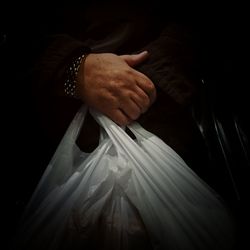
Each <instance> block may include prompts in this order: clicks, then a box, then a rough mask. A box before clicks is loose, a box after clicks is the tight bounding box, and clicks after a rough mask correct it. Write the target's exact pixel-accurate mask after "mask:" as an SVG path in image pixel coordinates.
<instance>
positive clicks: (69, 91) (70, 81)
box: [64, 53, 88, 99]
mask: <svg viewBox="0 0 250 250" xmlns="http://www.w3.org/2000/svg"><path fill="white" fill-rule="evenodd" d="M87 56H88V54H87V53H85V54H82V55H80V56H77V57H74V59H73V60H72V62H71V64H70V65H69V67H68V68H67V70H66V80H65V82H64V93H65V94H66V95H67V96H69V97H73V98H76V99H79V98H80V96H79V91H78V89H77V85H78V84H77V82H78V72H79V69H80V66H81V65H82V64H84V61H85V59H86V57H87Z"/></svg>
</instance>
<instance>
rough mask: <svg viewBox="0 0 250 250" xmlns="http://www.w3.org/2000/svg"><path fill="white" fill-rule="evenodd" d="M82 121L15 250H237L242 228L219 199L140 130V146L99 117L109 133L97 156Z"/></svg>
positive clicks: (45, 180) (66, 140) (36, 197)
mask: <svg viewBox="0 0 250 250" xmlns="http://www.w3.org/2000/svg"><path fill="white" fill-rule="evenodd" d="M85 114H86V107H82V108H81V109H80V111H79V112H78V113H77V114H76V116H75V118H74V119H73V121H72V123H71V125H70V126H69V128H68V130H67V132H66V134H65V135H64V137H63V139H62V141H61V143H60V144H59V146H58V148H57V150H56V152H55V154H54V156H53V158H52V159H51V162H50V163H49V165H48V167H47V169H46V171H45V173H44V175H43V177H42V179H41V181H40V183H39V185H38V187H37V189H36V190H35V192H34V194H33V197H32V199H31V201H30V204H29V206H28V208H27V211H26V214H25V215H24V218H23V223H22V224H21V227H20V234H19V235H18V238H17V239H16V242H15V245H16V246H15V249H16V248H17V249H34V250H39V249H46V250H50V249H51V250H55V249H58V250H59V249H60V250H61V249H72V250H78V249H89V250H90V249H91V250H92V249H105V250H106V249H107V250H120V249H121V250H133V249H136V250H140V249H143V250H147V249H155V250H168V249H170V250H177V249H178V250H189V249H190V250H195V249H199V250H200V249H201V250H202V249H206V250H207V249H209V250H216V249H220V250H223V249H231V246H232V245H233V239H234V225H233V221H232V218H231V216H230V213H229V212H228V210H227V208H226V207H225V206H224V204H223V202H222V201H221V199H220V198H219V197H218V196H217V195H216V193H215V192H214V191H213V190H212V189H211V188H210V187H209V186H208V185H207V184H206V183H204V182H203V181H202V180H201V179H200V178H199V177H198V176H197V175H196V174H195V173H194V172H193V171H192V170H191V169H190V168H189V167H188V166H187V165H186V163H185V162H184V161H183V160H182V159H181V157H180V156H179V155H178V154H177V153H176V152H175V151H173V150H172V149H171V148H170V147H169V146H168V145H166V144H165V143H164V142H163V141H162V140H161V139H159V138H158V137H156V136H155V135H154V134H152V133H150V132H148V131H146V130H145V129H143V128H142V127H141V126H140V125H139V124H138V123H133V124H131V125H130V126H128V128H129V129H130V130H131V132H132V133H133V134H134V135H135V137H136V139H135V140H133V139H132V138H131V137H130V136H128V135H127V133H126V132H125V131H124V130H123V129H122V128H121V127H119V126H118V125H116V124H115V123H114V122H112V121H111V120H110V119H109V118H107V117H105V116H103V115H101V114H99V113H97V112H95V111H93V110H91V114H92V116H93V117H94V118H95V119H96V121H97V122H98V123H99V125H100V127H101V128H102V129H101V135H100V143H99V146H98V147H97V148H96V149H95V150H94V151H93V152H92V153H84V152H81V151H80V149H79V148H78V147H77V145H76V143H75V142H76V139H77V137H78V134H79V131H80V129H81V126H82V124H83V122H84V117H85Z"/></svg>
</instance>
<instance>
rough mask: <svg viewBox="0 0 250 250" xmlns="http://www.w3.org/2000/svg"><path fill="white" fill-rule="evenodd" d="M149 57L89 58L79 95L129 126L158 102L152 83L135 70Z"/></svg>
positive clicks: (109, 55)
mask: <svg viewBox="0 0 250 250" xmlns="http://www.w3.org/2000/svg"><path fill="white" fill-rule="evenodd" d="M147 57H148V53H147V52H146V51H144V52H142V53H140V54H135V55H122V56H118V55H115V54H112V53H100V54H89V55H88V56H87V58H86V60H85V62H84V64H82V65H81V66H80V69H79V73H78V86H77V91H78V95H79V96H80V97H81V99H82V100H83V101H84V102H85V103H86V104H87V105H89V106H90V107H93V108H95V109H96V110H98V111H100V112H101V113H103V114H105V115H107V116H108V117H109V118H111V119H112V120H113V121H114V122H116V123H117V124H119V125H121V126H124V125H127V124H129V123H130V122H131V121H133V120H136V119H137V118H138V117H139V116H140V115H141V114H142V113H144V112H146V111H147V109H148V108H149V107H150V105H151V104H152V103H153V102H154V100H155V98H156V90H155V86H154V84H153V83H152V81H151V80H150V79H149V78H148V77H147V76H146V75H144V74H142V73H140V72H139V71H137V70H135V69H134V68H133V67H135V66H136V65H138V64H140V63H142V62H143V61H144V60H146V59H147Z"/></svg>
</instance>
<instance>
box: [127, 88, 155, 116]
mask: <svg viewBox="0 0 250 250" xmlns="http://www.w3.org/2000/svg"><path fill="white" fill-rule="evenodd" d="M130 98H131V99H132V100H133V101H134V102H135V103H136V105H137V106H138V107H139V108H140V111H141V113H145V112H146V111H147V110H148V108H149V106H150V105H151V101H150V98H149V96H148V95H147V94H146V93H145V92H144V91H143V90H142V89H141V88H140V87H138V86H136V88H135V91H134V92H133V93H131V97H130Z"/></svg>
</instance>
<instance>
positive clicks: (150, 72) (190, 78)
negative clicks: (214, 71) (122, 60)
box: [138, 23, 198, 105]
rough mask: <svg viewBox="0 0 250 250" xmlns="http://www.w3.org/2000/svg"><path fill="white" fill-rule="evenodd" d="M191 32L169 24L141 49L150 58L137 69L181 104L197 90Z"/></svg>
mask: <svg viewBox="0 0 250 250" xmlns="http://www.w3.org/2000/svg"><path fill="white" fill-rule="evenodd" d="M192 35H193V34H192V31H191V30H190V29H189V28H188V27H184V26H182V25H179V24H174V23H170V24H169V25H168V26H167V27H166V28H165V29H164V30H163V32H162V33H161V35H160V37H159V38H158V39H157V40H155V41H153V42H151V43H150V44H148V45H147V46H146V47H145V48H144V49H146V50H148V51H149V53H150V56H149V59H148V60H147V61H146V62H145V63H144V64H142V65H141V66H139V67H138V69H139V70H140V71H141V72H143V73H144V74H146V75H147V76H148V77H150V79H151V80H152V81H153V82H154V84H155V85H156V86H157V87H158V88H160V89H161V90H163V91H164V92H165V93H166V94H167V95H168V96H169V97H171V98H172V99H173V100H174V101H175V102H177V103H178V104H180V105H186V104H188V103H190V101H191V99H192V98H193V96H194V95H195V93H196V87H197V80H198V74H197V61H196V60H197V59H196V54H195V50H194V43H193V39H194V37H193V36H192Z"/></svg>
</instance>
